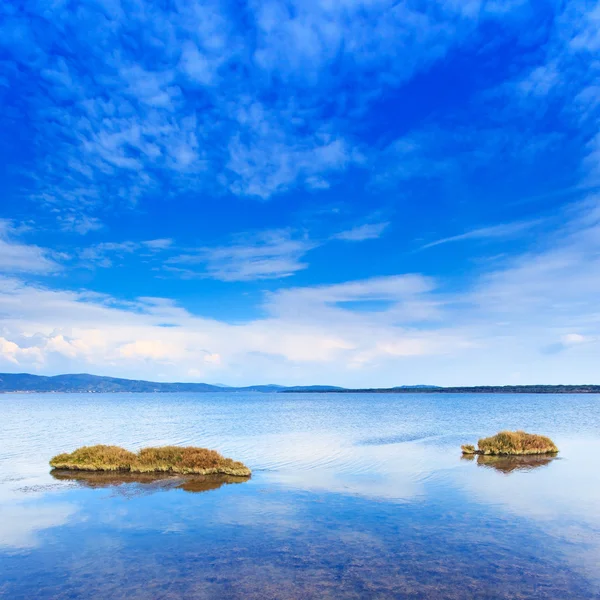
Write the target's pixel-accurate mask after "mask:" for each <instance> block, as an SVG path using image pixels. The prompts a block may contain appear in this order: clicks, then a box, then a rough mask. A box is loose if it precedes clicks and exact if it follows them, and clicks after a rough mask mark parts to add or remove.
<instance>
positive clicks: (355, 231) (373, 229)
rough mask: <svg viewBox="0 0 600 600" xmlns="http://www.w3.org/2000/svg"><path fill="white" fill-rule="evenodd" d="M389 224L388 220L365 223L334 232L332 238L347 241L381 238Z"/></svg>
mask: <svg viewBox="0 0 600 600" xmlns="http://www.w3.org/2000/svg"><path fill="white" fill-rule="evenodd" d="M388 226H389V222H388V221H385V222H382V223H365V224H364V225H357V226H356V227H353V228H352V229H347V230H346V231H340V232H339V233H336V234H334V235H333V236H332V239H335V240H344V241H346V242H362V241H364V240H374V239H377V238H379V237H380V236H381V234H382V233H383V232H384V231H385V230H386V229H387V227H388Z"/></svg>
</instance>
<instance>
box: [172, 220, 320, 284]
mask: <svg viewBox="0 0 600 600" xmlns="http://www.w3.org/2000/svg"><path fill="white" fill-rule="evenodd" d="M317 245H318V244H317V243H315V242H312V241H310V240H309V239H308V238H306V237H298V238H296V237H294V236H293V235H292V233H291V232H290V231H289V230H283V229H282V230H270V231H268V230H267V231H262V232H259V233H256V234H251V235H243V236H238V237H237V238H236V239H235V240H234V241H233V242H232V243H231V244H229V245H227V246H217V247H212V248H202V249H200V250H198V251H196V252H193V253H188V254H181V255H179V256H174V257H172V258H170V259H168V260H167V261H166V264H167V265H168V266H170V268H171V269H174V270H175V272H179V273H181V274H182V275H183V276H188V277H193V276H201V277H210V278H212V279H219V280H221V281H253V280H258V279H280V278H282V277H289V276H290V275H293V274H294V273H295V272H296V271H300V270H302V269H305V268H306V267H307V266H308V264H307V263H305V262H302V258H303V257H304V255H305V254H306V253H307V252H308V251H309V250H311V249H312V248H315V247H316V246H317ZM196 266H198V267H199V269H198V270H194V269H195V267H196Z"/></svg>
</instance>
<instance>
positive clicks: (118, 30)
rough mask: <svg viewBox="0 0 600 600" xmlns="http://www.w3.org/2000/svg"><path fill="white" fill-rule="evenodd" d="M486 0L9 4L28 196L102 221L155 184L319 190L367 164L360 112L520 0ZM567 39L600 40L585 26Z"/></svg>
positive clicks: (66, 213) (9, 58) (5, 23)
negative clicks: (46, 14) (45, 11)
mask: <svg viewBox="0 0 600 600" xmlns="http://www.w3.org/2000/svg"><path fill="white" fill-rule="evenodd" d="M488 5H489V7H492V5H498V3H485V5H484V4H482V3H481V2H479V1H478V0H473V1H470V2H455V1H450V0H440V1H438V2H432V3H429V4H426V5H423V6H419V7H417V6H416V5H415V6H413V5H412V4H410V3H406V2H401V3H398V2H394V1H392V0H369V1H361V2H353V1H347V0H344V1H341V2H325V3H323V2H316V1H313V0H310V1H308V2H306V1H303V2H298V1H296V0H294V1H293V2H290V3H287V4H282V3H276V2H271V1H268V2H250V3H249V4H248V6H247V7H246V10H245V11H244V13H243V17H241V16H240V13H239V11H237V10H235V9H232V8H231V7H230V6H229V5H228V4H227V3H222V2H220V1H219V0H209V1H208V2H204V3H202V4H199V3H195V2H183V1H181V0H175V2H173V3H171V4H169V6H168V7H166V8H165V6H166V5H164V4H156V3H151V4H147V5H145V6H144V10H135V11H125V10H123V7H122V6H121V4H119V3H98V2H92V1H88V0H86V1H84V2H82V3H81V5H80V6H79V8H78V10H77V11H59V13H57V14H55V15H54V18H53V19H52V20H51V21H48V20H46V19H44V18H43V17H42V16H41V13H40V8H39V6H37V5H35V4H32V5H28V6H26V7H24V8H23V10H21V11H13V10H11V9H9V8H8V7H7V8H5V9H4V10H3V13H2V17H3V18H2V19H1V22H2V25H1V26H0V45H1V46H2V49H3V51H4V55H5V61H4V62H3V67H4V68H3V70H2V74H1V76H2V78H3V81H4V82H5V84H6V85H9V86H12V87H14V88H15V89H17V88H18V89H22V90H23V94H21V102H22V104H23V106H22V107H21V108H22V110H21V109H19V111H17V112H19V113H22V114H27V115H30V118H31V122H32V123H34V124H35V126H34V127H32V128H31V133H32V136H33V138H34V139H33V140H32V141H33V144H32V147H33V148H34V149H35V155H34V158H33V162H34V164H33V165H32V168H30V167H29V165H28V168H27V171H23V172H22V175H23V177H27V178H28V179H29V181H30V186H29V188H31V189H32V193H31V195H30V198H32V199H35V200H37V201H39V202H40V203H42V204H43V205H45V206H48V207H49V208H50V209H51V210H52V212H53V214H56V215H57V218H58V220H59V222H60V223H61V226H62V227H63V228H64V229H67V230H70V231H75V232H79V233H86V232H88V231H92V230H95V229H98V228H99V227H101V226H102V224H101V222H100V221H99V219H98V217H97V216H93V214H92V213H94V212H96V211H99V210H100V209H104V210H105V209H107V208H110V207H112V206H114V205H118V206H120V207H129V206H134V205H135V204H136V203H137V202H139V201H140V200H142V199H144V198H145V197H146V196H147V195H148V194H162V195H164V196H175V195H176V194H177V192H179V191H181V190H185V191H194V192H201V191H205V190H206V189H207V188H209V189H210V190H212V191H214V190H215V189H216V190H226V191H228V192H233V193H235V194H240V195H249V196H256V197H259V198H269V197H271V196H273V195H275V194H278V193H281V192H284V191H286V190H288V189H291V188H293V187H296V186H299V187H302V188H304V189H308V190H321V189H326V188H327V187H328V186H330V185H331V184H332V183H333V182H334V181H335V180H336V177H337V176H338V175H339V174H340V173H341V172H343V171H345V170H347V169H349V168H350V167H352V166H354V165H357V164H358V165H360V164H367V162H366V161H365V152H364V150H363V149H362V147H361V144H360V142H358V141H357V139H356V135H355V128H353V127H350V126H349V124H350V121H351V119H352V118H353V117H355V116H356V115H362V114H364V113H365V109H366V108H367V107H368V106H369V105H370V104H371V102H373V101H374V100H376V99H377V98H378V97H380V96H381V93H382V92H383V91H385V90H387V89H390V88H394V87H398V86H399V85H400V84H401V83H403V82H405V81H407V80H408V79H409V78H410V77H411V76H412V75H414V74H415V73H416V72H418V71H420V70H422V69H426V68H428V67H429V66H430V65H431V64H432V63H434V62H435V61H436V60H439V59H440V58H443V57H444V56H445V55H446V53H447V52H448V51H450V50H451V49H452V48H454V47H460V45H461V44H462V43H463V42H464V40H465V39H467V38H468V36H469V35H470V34H471V33H472V32H473V31H474V30H475V29H476V27H477V25H478V24H479V23H480V22H481V21H482V20H486V19H496V18H500V16H501V17H502V18H503V19H504V18H505V17H506V13H507V12H508V11H512V10H513V9H514V10H516V11H517V12H518V8H519V2H511V3H506V2H505V3H503V14H502V15H500V13H499V11H498V10H497V7H496V9H494V10H492V9H491V8H489V7H488ZM7 6H8V5H7ZM65 31H70V32H71V35H69V36H65V35H64V32H65ZM590 31H591V28H590ZM573 43H574V44H575V43H577V44H578V45H579V46H581V45H585V46H586V47H592V41H591V37H590V35H587V36H586V37H585V39H583V38H582V39H580V40H579V41H577V42H576V40H574V41H573ZM48 48H52V52H51V53H50V52H48V51H47V49H48ZM348 89H352V90H353V93H352V94H348V93H347V90H348ZM11 122H12V121H11ZM21 125H23V124H22V123H19V122H15V124H14V126H15V127H17V128H20V127H21ZM9 137H10V135H7V138H9Z"/></svg>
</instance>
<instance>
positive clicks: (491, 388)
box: [282, 384, 600, 394]
mask: <svg viewBox="0 0 600 600" xmlns="http://www.w3.org/2000/svg"><path fill="white" fill-rule="evenodd" d="M282 391H284V392H288V391H290V390H287V389H286V390H282ZM304 391H305V392H311V391H312V390H310V389H305V390H304ZM328 391H329V392H332V393H335V392H340V391H343V392H346V393H348V394H600V385H587V384H586V385H478V386H467V387H437V386H427V385H422V386H421V385H417V386H400V387H393V388H360V389H340V390H335V389H332V390H328Z"/></svg>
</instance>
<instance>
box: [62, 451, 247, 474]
mask: <svg viewBox="0 0 600 600" xmlns="http://www.w3.org/2000/svg"><path fill="white" fill-rule="evenodd" d="M50 466H51V467H53V468H54V469H69V470H75V471H128V472H130V473H157V472H160V473H181V474H198V475H213V474H215V475H216V474H219V475H233V476H237V477H248V476H250V474H251V472H250V469H249V468H248V467H246V466H245V465H244V464H242V463H241V462H237V461H234V460H232V459H231V458H225V457H224V456H221V454H219V453H218V452H216V451H215V450H207V449H206V448H195V447H194V446H187V447H179V446H163V447H159V448H142V450H140V451H139V452H138V453H137V454H134V453H133V452H129V451H128V450H125V449H124V448H120V447H119V446H104V445H98V446H83V447H82V448H78V449H77V450H75V451H74V452H71V453H70V454H68V453H65V454H58V455H57V456H55V457H54V458H53V459H52V460H51V461H50Z"/></svg>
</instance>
